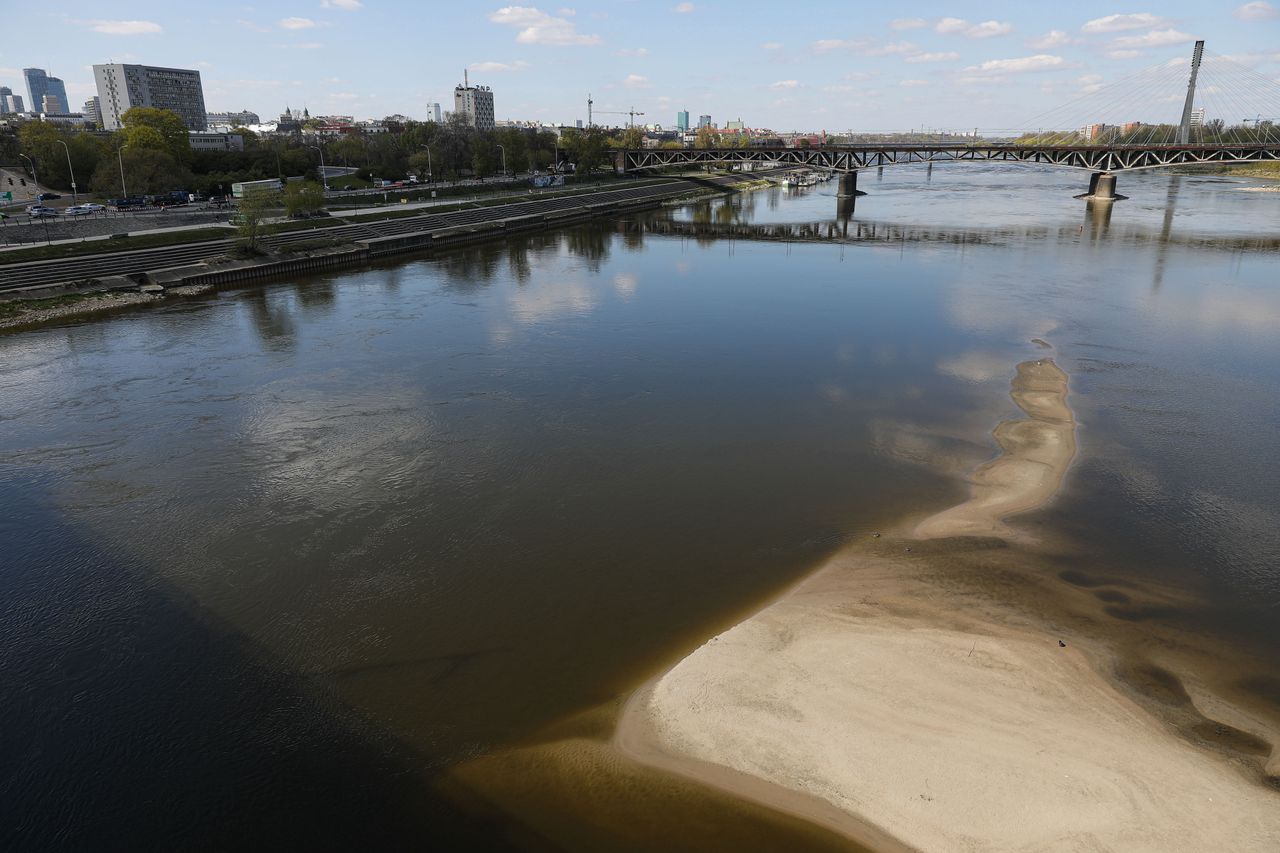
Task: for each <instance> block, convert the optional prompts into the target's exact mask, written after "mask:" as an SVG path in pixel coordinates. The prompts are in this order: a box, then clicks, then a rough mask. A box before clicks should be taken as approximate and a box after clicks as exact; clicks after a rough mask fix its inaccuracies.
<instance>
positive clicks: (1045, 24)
mask: <svg viewBox="0 0 1280 853" xmlns="http://www.w3.org/2000/svg"><path fill="white" fill-rule="evenodd" d="M570 2H572V0H570ZM0 20H3V22H4V30H5V34H6V37H4V38H0V85H7V86H10V87H11V88H12V89H13V90H14V92H15V93H17V94H22V95H23V97H24V98H25V97H26V87H25V84H24V82H23V80H22V77H21V69H22V68H25V67H28V66H35V67H41V68H45V69H46V70H47V71H48V72H49V73H50V74H52V75H55V76H59V77H62V78H63V79H64V80H65V81H66V84H67V93H68V98H69V99H70V100H71V101H72V105H73V107H76V108H78V106H79V104H80V103H82V102H83V101H84V99H86V98H87V97H89V96H90V95H92V94H95V92H94V84H93V72H92V68H91V66H92V65H93V64H94V63H103V62H112V61H115V62H134V63H141V64H144V65H162V66H173V67H180V68H196V69H199V71H200V72H201V76H202V80H203V85H204V93H205V102H206V106H207V108H208V109H209V110H210V111H221V110H238V109H249V110H253V111H255V112H257V113H259V114H260V115H261V116H262V118H263V119H264V120H268V119H270V118H273V117H275V116H277V115H278V114H279V113H281V112H282V111H283V110H284V108H285V107H286V106H291V107H295V108H297V107H302V106H306V107H308V108H309V109H310V110H311V112H312V113H314V114H343V115H354V116H356V117H357V118H381V117H383V116H386V115H391V114H395V113H400V114H404V115H407V116H409V117H410V118H425V117H426V110H427V107H426V105H427V104H428V103H429V102H433V101H435V102H439V103H440V104H441V105H442V107H443V109H445V110H449V109H451V108H452V104H453V87H454V85H456V84H458V83H460V82H461V80H462V75H463V69H464V68H465V69H468V73H469V74H470V79H471V81H472V82H473V83H478V84H482V85H487V86H490V87H491V88H492V89H493V90H494V100H495V113H496V116H497V118H498V119H515V120H537V121H551V122H559V123H565V124H572V122H573V121H574V120H575V119H585V118H586V101H587V96H588V94H590V95H591V96H592V97H593V98H594V99H595V110H596V121H597V122H598V123H602V124H603V123H617V124H625V123H626V121H627V117H626V116H619V115H610V114H608V113H609V111H614V112H620V111H624V110H628V109H632V108H634V109H636V110H638V111H643V112H644V114H645V117H644V118H643V119H639V118H638V119H637V121H643V122H645V123H648V124H659V125H662V126H666V127H671V126H674V124H675V122H676V112H677V111H678V110H682V109H687V110H688V111H689V112H690V114H691V115H692V116H693V119H694V121H696V118H697V116H698V115H700V114H703V113H706V114H709V115H711V116H712V120H713V121H714V122H716V123H717V124H719V125H723V124H724V123H725V122H726V121H729V120H733V119H739V118H740V119H742V120H743V121H744V122H745V123H746V125H747V126H748V127H758V128H766V127H767V128H772V129H774V130H778V131H790V130H805V131H818V130H828V131H831V132H836V131H842V130H848V129H854V130H865V131H892V130H908V129H915V128H922V127H923V128H929V129H949V130H962V129H963V130H972V129H974V128H981V129H983V130H984V131H985V130H996V129H999V130H1008V129H1025V128H1027V127H1029V126H1030V125H1028V124H1027V122H1028V120H1029V119H1031V118H1032V117H1034V116H1036V115H1038V114H1041V113H1043V112H1044V111H1045V110H1046V109H1047V108H1049V107H1053V106H1056V105H1058V104H1062V103H1066V102H1071V101H1072V99H1075V98H1078V97H1082V96H1087V95H1089V94H1090V93H1091V92H1096V91H1097V90H1098V89H1100V88H1101V87H1104V86H1106V85H1107V84H1108V83H1111V82H1114V81H1116V80H1120V79H1122V78H1125V77H1127V76H1128V75H1132V74H1134V73H1135V72H1137V71H1139V70H1140V69H1143V68H1147V67H1150V66H1154V65H1157V64H1161V63H1170V64H1171V66H1172V65H1177V64H1178V63H1179V62H1180V61H1182V62H1184V63H1185V62H1186V61H1187V60H1188V58H1189V56H1190V53H1191V45H1192V42H1193V41H1194V39H1197V38H1203V39H1205V40H1206V41H1207V44H1206V49H1207V50H1208V51H1210V52H1214V53H1217V54H1224V55H1229V56H1231V57H1233V58H1235V59H1237V60H1239V61H1241V62H1243V63H1245V64H1247V65H1249V66H1250V67H1252V68H1255V69H1256V70H1257V71H1258V72H1259V73H1260V74H1262V75H1265V77H1266V78H1267V79H1268V80H1270V81H1280V0H1272V2H1270V3H1269V2H1265V0H1253V2H1247V3H1240V2H1229V3H1215V2H1211V0H1199V2H1187V1H1186V0H1160V2H1159V3H1146V4H1138V5H1128V4H1125V3H1122V2H1118V0H1117V2H1112V0H1107V2H1091V0H1083V2H1072V3H1043V2H1036V3H1028V2H1016V3H1013V2H1010V3H1005V2H986V3H968V4H966V3H958V2H946V3H931V2H917V3H912V4H905V3H901V4H895V3H862V2H849V0H844V2H789V3H780V2H762V0H692V2H674V0H600V1H599V2H572V5H569V6H561V5H538V6H533V5H502V3H501V2H488V3H486V2H477V0H463V2H456V0H455V2H435V0H419V2H410V0H280V2H262V3H255V4H250V5H241V4H236V3H216V4H215V3H175V2H173V0H113V2H110V3H104V2H101V0H94V2H69V1H68V0H64V2H58V3H49V4H38V3H32V2H25V0H0ZM24 33H25V34H28V35H29V36H30V37H15V36H17V35H19V34H24ZM1176 99H1177V96H1176V93H1174V94H1173V95H1170V96H1168V97H1166V98H1164V100H1165V101H1168V102H1169V103H1163V104H1157V103H1154V102H1153V103H1152V104H1150V105H1147V106H1146V107H1145V108H1144V109H1145V111H1147V112H1153V113H1156V114H1154V115H1135V116H1132V118H1135V119H1140V120H1146V121H1162V120H1168V121H1176V120H1177V118H1178V114H1179V113H1180V110H1181V104H1180V103H1173V102H1174V101H1175V100H1176ZM28 108H30V105H28ZM1250 108H1251V109H1252V106H1250ZM1259 109H1262V107H1259ZM1166 112H1167V113H1169V115H1164V113H1166Z"/></svg>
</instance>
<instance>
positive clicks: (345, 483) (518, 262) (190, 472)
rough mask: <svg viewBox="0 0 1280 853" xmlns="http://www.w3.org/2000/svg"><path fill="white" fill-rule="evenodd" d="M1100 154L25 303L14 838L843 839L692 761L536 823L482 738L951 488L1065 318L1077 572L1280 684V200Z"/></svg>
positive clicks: (677, 643)
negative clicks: (483, 768)
mask: <svg viewBox="0 0 1280 853" xmlns="http://www.w3.org/2000/svg"><path fill="white" fill-rule="evenodd" d="M1084 181H1085V179H1084V178H1082V173H1076V172H1067V171H1055V170H1051V169H1044V170H1042V169H1036V168H1031V167H1020V168H999V167H990V166H983V165H976V164H957V165H949V166H940V167H938V168H937V169H933V170H927V169H925V168H924V167H919V168H916V167H904V168H900V169H890V170H886V171H885V172H884V173H883V174H882V175H877V174H876V173H874V172H870V173H867V174H864V175H863V177H862V179H861V182H860V188H861V189H863V190H865V191H867V193H868V195H866V196H864V197H862V198H859V199H858V200H857V202H856V205H854V206H853V207H852V209H849V208H848V207H847V206H846V207H845V208H844V209H843V211H842V215H841V216H839V217H838V216H837V202H836V199H835V197H834V192H835V184H834V182H832V183H829V184H826V185H823V186H820V187H818V188H814V189H811V190H802V191H789V190H784V189H781V188H776V189H769V190H761V191H757V192H753V193H748V194H743V195H740V196H735V197H729V198H725V199H715V200H711V201H704V202H700V203H696V204H691V205H687V206H685V207H680V208H672V209H664V210H661V211H655V212H652V213H646V214H640V215H637V216H635V217H633V218H631V219H628V220H626V221H622V222H611V221H602V222H596V223H592V224H588V225H581V226H574V227H569V228H566V229H564V230H562V231H552V232H547V233H542V234H535V235H531V236H523V237H517V238H511V239H508V240H506V241H505V242H494V243H491V244H487V245H482V246H477V247H474V248H470V249H464V250H458V251H454V252H450V253H447V254H442V255H439V256H435V257H428V256H423V257H413V258H409V259H400V260H397V261H395V262H390V263H385V264H380V265H377V266H374V267H371V268H367V269H361V270H355V271H342V272H336V273H332V274H328V275H323V276H315V277H310V278H304V279H298V280H296V281H285V282H279V283H275V284H270V285H266V286H263V287H255V288H245V289H241V290H229V291H223V292H220V293H215V294H210V295H208V296H207V297H202V298H197V299H191V300H186V301H176V302H165V303H161V304H159V305H158V306H156V307H154V308H150V309H146V310H137V311H131V312H127V313H121V314H117V315H113V316H110V317H101V318H92V319H85V320H83V321H73V322H65V323H62V324H59V325H54V326H48V327H44V328H39V329H34V330H29V331H24V332H19V333H13V334H8V335H4V336H0V542H3V543H4V547H3V557H2V558H0V562H2V563H3V570H2V571H0V671H2V672H3V687H2V688H0V689H2V690H3V695H2V696H0V707H2V708H3V709H4V711H3V714H2V716H0V757H2V759H3V760H2V761H0V766H2V767H3V768H4V769H3V770H2V771H0V774H2V775H0V778H2V779H3V780H4V781H3V784H2V786H0V794H2V796H0V813H4V814H3V817H4V820H3V824H0V825H3V826H4V827H5V829H3V830H0V838H2V839H4V844H3V846H5V847H6V848H10V849H40V848H55V847H61V848H64V849H83V848H86V847H94V848H97V849H103V848H104V847H108V848H114V847H119V848H120V849H143V848H155V847H161V846H163V847H171V846H191V847H194V848H196V849H203V848H210V849H212V848H218V849H226V848H228V847H245V846H254V847H264V846H269V845H270V846H283V847H295V848H303V847H305V848H308V849H321V848H326V849H339V848H345V849H350V848H351V847H354V846H358V845H359V846H368V842H370V841H373V842H375V844H374V846H383V847H387V848H391V847H398V846H401V845H404V844H410V843H414V844H416V843H421V842H423V841H424V840H445V841H449V842H451V843H452V844H454V845H455V846H464V845H474V846H480V845H498V846H500V845H505V844H515V845H516V846H520V847H526V848H540V846H541V845H544V844H553V843H554V844H568V845H569V846H575V845H577V846H580V847H582V848H583V849H588V848H590V847H591V846H596V845H600V844H610V845H611V846H613V847H614V848H615V849H622V848H625V847H627V846H629V844H628V839H630V840H631V842H634V840H635V839H636V838H638V837H642V836H640V835H637V834H636V833H637V831H638V830H637V829H636V828H637V827H638V826H639V825H640V824H642V823H645V824H653V823H655V822H656V823H657V824H659V825H661V824H663V823H664V820H665V822H667V823H669V824H670V826H668V827H667V828H666V830H658V831H659V833H661V832H662V831H665V832H668V833H670V834H671V835H672V836H673V837H675V836H678V837H679V842H680V843H681V844H684V845H689V846H690V847H692V848H695V849H696V848H697V847H698V846H700V844H699V840H701V841H702V842H703V843H705V842H706V840H707V839H708V838H718V839H722V840H723V839H724V838H726V837H727V836H725V835H723V834H722V833H725V832H730V831H735V830H733V829H732V827H733V826H737V827H738V828H739V829H741V828H742V827H748V828H750V830H751V832H752V833H753V834H754V837H755V838H756V839H757V842H758V843H759V844H760V845H761V847H762V848H763V849H768V848H769V847H770V846H776V845H777V844H780V843H782V842H783V841H785V840H788V839H790V840H792V841H794V840H795V839H796V838H802V839H804V840H806V841H807V842H809V843H811V845H812V846H814V847H815V848H816V847H821V846H824V845H834V844H835V843H836V842H834V841H833V839H831V838H827V837H821V834H820V833H816V834H815V833H814V832H812V831H811V830H809V829H808V828H806V827H803V826H798V825H795V824H794V823H791V822H788V821H787V820H785V819H783V818H781V817H780V816H777V815H769V814H766V813H763V812H762V810H759V809H752V810H744V809H743V808H742V807H740V806H739V805H737V804H734V803H732V802H727V801H723V800H717V799H715V798H714V797H713V796H712V795H711V794H710V793H703V794H700V793H698V792H691V791H684V792H683V793H682V794H681V795H680V797H679V799H681V800H682V801H683V802H685V803H686V804H687V803H688V802H693V803H695V804H696V805H697V807H698V814H699V816H700V817H699V819H698V822H697V824H696V826H693V827H692V828H690V825H689V824H688V823H685V822H684V821H685V819H686V818H687V817H688V816H687V815H683V814H682V813H681V812H680V811H679V808H680V806H679V805H673V804H672V803H670V802H665V801H663V800H662V798H661V797H658V796H656V795H655V796H653V797H651V798H648V799H646V798H645V797H640V804H639V805H638V806H635V807H634V808H631V809H630V810H629V811H626V812H625V814H623V812H622V811H617V812H609V813H608V815H609V816H606V817H605V818H602V819H601V820H600V822H599V824H598V825H595V826H593V827H592V828H591V831H590V832H585V831H579V829H580V827H579V826H578V824H579V822H580V821H581V820H582V818H581V815H580V814H577V813H576V812H575V811H574V807H573V806H572V805H571V804H563V805H564V811H563V813H562V814H561V816H560V817H558V818H557V817H555V816H554V814H553V816H552V817H551V818H549V819H548V820H550V821H551V822H552V823H556V822H558V823H559V824H560V825H561V827H562V828H565V829H564V832H563V833H558V832H555V831H549V830H546V829H545V828H542V829H532V828H530V827H529V826H528V825H527V823H526V822H523V821H520V820H517V819H515V818H512V817H511V816H510V812H509V810H508V809H507V808H499V807H498V806H496V805H494V799H493V798H492V797H491V796H490V795H489V792H487V791H486V790H484V784H483V782H479V783H477V782H475V781H474V779H475V777H474V776H469V775H467V774H465V773H464V774H461V778H464V779H467V780H468V781H467V784H463V783H461V782H460V781H459V778H460V777H459V774H457V773H455V772H454V771H455V770H456V769H457V768H459V767H464V766H467V765H468V764H469V763H472V762H475V761H476V760H478V759H482V757H484V756H487V755H490V754H493V753H494V752H495V751H502V750H509V749H511V748H513V747H519V746H521V745H526V744H529V743H533V742H537V741H538V740H539V739H540V738H542V737H543V736H544V734H545V732H547V731H548V730H549V729H553V728H554V727H555V726H557V725H561V724H563V722H564V721H565V720H569V719H575V717H576V716H581V715H582V714H584V713H589V712H593V711H599V709H606V710H605V711H601V712H600V713H603V714H604V716H606V717H607V714H608V712H607V709H608V708H610V707H615V706H616V704H617V703H618V702H619V701H620V700H621V699H622V698H625V696H626V694H627V693H628V692H629V691H630V690H631V689H633V688H634V687H635V686H636V685H637V684H638V683H640V682H642V681H643V680H644V679H646V678H647V677H649V676H651V675H653V674H654V673H655V672H656V671H658V670H660V669H661V668H662V667H664V666H665V665H668V664H670V663H671V662H672V661H673V660H676V659H678V658H679V657H680V656H681V655H682V654H684V653H686V652H688V651H689V650H690V649H692V648H694V647H695V646H697V645H698V644H699V643H701V642H702V641H703V640H705V639H706V638H707V637H708V636H710V635H712V634H714V633H716V632H717V631H719V630H722V629H723V628H725V627H727V626H728V625H731V624H733V623H734V622H735V621H736V620H737V619H738V618H740V617H742V616H743V615H744V614H746V613H749V612H751V611H752V610H754V609H756V608H758V607H759V606H760V605H761V604H762V603H763V602H765V601H767V600H769V599H770V598H771V597H773V596H775V595H777V594H778V593H779V592H780V591H782V590H784V589H785V588H787V587H788V586H789V585H790V584H792V583H794V582H795V581H797V580H798V579H799V578H801V577H803V576H804V573H805V572H806V571H807V570H810V569H811V568H812V567H814V566H815V565H818V564H819V563H821V561H822V560H823V559H824V558H825V557H826V556H828V555H830V554H831V553H832V552H834V551H835V550H836V549H838V548H839V547H840V546H841V545H842V544H843V543H845V542H847V541H848V540H849V539H850V538H851V537H856V536H860V535H863V534H866V533H868V532H870V531H874V530H877V529H878V528H880V527H883V526H888V525H892V524H894V523H896V522H898V521H900V520H901V519H902V518H903V517H905V516H908V515H910V514H912V513H924V512H928V511H930V510H936V509H939V508H942V507H946V506H948V505H951V504H954V503H955V502H956V501H957V499H958V498H959V497H961V496H962V495H963V493H964V482H963V476H964V472H966V471H968V470H971V469H972V467H973V466H974V465H976V464H978V463H980V462H982V461H983V460H984V459H987V458H990V457H991V456H992V455H993V452H994V447H995V445H994V442H993V440H992V438H991V435H990V431H991V428H992V426H993V425H994V424H996V423H997V422H999V421H1000V420H1001V419H1003V418H1006V417H1010V416H1012V415H1013V414H1015V413H1016V412H1015V410H1014V409H1013V405H1012V403H1011V401H1010V400H1009V397H1008V386H1009V379H1010V377H1011V376H1012V375H1013V370H1014V366H1015V365H1016V364H1017V363H1018V362H1019V361H1022V360H1024V359H1026V358H1030V357H1035V356H1036V355H1037V354H1038V353H1043V352H1045V350H1044V346H1045V345H1048V346H1051V347H1052V355H1053V357H1054V358H1055V359H1056V360H1057V362H1058V363H1059V364H1060V365H1061V366H1062V367H1063V369H1064V370H1065V371H1066V372H1067V374H1068V375H1069V376H1070V383H1071V393H1072V395H1073V396H1072V402H1073V406H1074V407H1075V410H1076V412H1077V417H1078V419H1079V422H1080V424H1081V427H1080V432H1079V444H1080V451H1079V456H1078V459H1077V461H1076V463H1075V464H1074V466H1073V468H1072V469H1071V471H1070V472H1069V475H1068V477H1067V481H1066V486H1065V488H1064V490H1063V492H1062V493H1061V495H1060V496H1059V498H1058V499H1057V500H1056V501H1055V502H1054V503H1053V504H1052V505H1051V506H1050V507H1048V508H1047V509H1045V510H1043V511H1040V512H1037V513H1035V514H1033V515H1032V516H1029V517H1028V519H1027V523H1028V524H1030V525H1032V526H1033V528H1034V529H1037V530H1039V531H1042V532H1043V533H1044V535H1046V536H1053V537H1056V538H1057V539H1058V540H1060V541H1063V542H1070V543H1072V546H1073V548H1074V549H1076V550H1074V551H1073V553H1074V554H1075V556H1074V557H1073V558H1072V559H1071V560H1068V561H1065V562H1064V564H1063V565H1061V566H1059V567H1058V569H1059V570H1060V574H1061V578H1062V582H1063V583H1064V584H1066V585H1068V586H1070V585H1074V586H1075V587H1083V588H1087V587H1088V585H1089V584H1090V583H1091V582H1092V581H1091V580H1090V579H1091V578H1094V577H1097V576H1102V575H1105V576H1108V577H1113V578H1114V577H1122V578H1126V579H1132V582H1133V583H1134V584H1158V585H1159V586H1160V587H1161V588H1164V589H1167V590H1170V591H1172V592H1171V594H1170V596H1169V597H1168V598H1167V602H1169V603H1165V604H1163V605H1161V606H1154V605H1150V606H1147V605H1143V606H1139V605H1138V604H1134V603H1133V602H1131V601H1129V599H1128V598H1127V597H1125V596H1121V597H1120V598H1115V597H1114V596H1113V598H1112V599H1110V600H1106V601H1100V602H1099V605H1098V606H1099V610H1098V613H1097V619H1098V620H1099V625H1100V628H1099V630H1100V631H1101V630H1110V628H1109V627H1107V626H1108V625H1109V624H1110V623H1111V622H1114V623H1116V624H1117V625H1119V626H1120V627H1121V628H1123V629H1124V630H1134V628H1133V626H1135V625H1137V626H1141V625H1142V624H1143V623H1145V622H1150V623H1152V624H1155V623H1159V624H1160V625H1161V626H1165V627H1172V628H1174V629H1177V630H1185V631H1187V632H1188V635H1189V636H1192V635H1193V636H1195V637H1196V638H1199V639H1197V640H1196V642H1202V645H1203V646H1204V647H1206V648H1208V647H1213V648H1225V649H1228V650H1230V653H1229V657H1230V659H1231V660H1232V661H1234V663H1233V664H1232V665H1230V666H1227V667H1226V669H1225V670H1224V671H1226V672H1227V675H1224V676H1223V680H1222V685H1221V686H1222V689H1223V690H1224V691H1227V692H1231V691H1235V692H1236V693H1238V694H1239V696H1241V697H1243V698H1242V701H1247V702H1254V703H1255V705H1256V707H1257V708H1258V713H1262V714H1270V715H1272V716H1273V717H1280V640H1277V637H1276V634H1275V631H1274V625H1275V620H1276V617H1277V613H1278V608H1280V505H1278V504H1277V500H1276V488H1277V487H1276V484H1277V483H1280V433H1278V432H1277V431H1276V429H1275V424H1277V423H1280V335H1277V333H1276V330H1277V329H1280V289H1277V286H1276V282H1280V250H1278V249H1280V194H1277V193H1275V192H1265V191H1254V190H1256V189H1261V188H1263V187H1265V182H1261V181H1257V180H1251V179H1242V178H1228V177H1221V176H1207V175H1196V176H1189V175H1184V176H1179V175H1168V174H1162V173H1153V174H1137V175H1128V174H1125V175H1122V176H1121V180H1120V186H1119V187H1118V189H1119V192H1121V193H1124V194H1126V195H1128V196H1129V198H1128V199H1127V200H1124V201H1120V202H1117V203H1115V204H1114V205H1113V206H1112V207H1111V208H1110V209H1108V208H1107V207H1101V208H1098V207H1089V206H1087V205H1086V203H1085V202H1083V201H1078V200H1075V199H1073V198H1072V195H1073V194H1075V193H1079V192H1083V189H1084V187H1083V184H1084ZM1033 341H1039V342H1041V343H1035V342H1033ZM1174 593H1176V594H1174ZM1188 601H1192V602H1194V603H1193V604H1187V603H1186V602H1188ZM584 772H586V771H584ZM592 772H597V770H592ZM642 787H643V785H642ZM700 797H702V798H703V799H699V798H700ZM547 808H549V809H550V810H551V811H552V812H553V813H554V812H555V810H556V808H557V806H556V804H555V803H554V802H553V803H552V804H551V805H550V806H548V807H547ZM673 809H674V811H673ZM371 828H372V829H371ZM646 831H649V830H646ZM15 833H16V834H15ZM645 837H647V836H645ZM104 839H107V840H106V841H104ZM193 839H194V840H193ZM668 840H670V839H668ZM376 842H380V845H379V844H378V843H376ZM677 846H678V845H677Z"/></svg>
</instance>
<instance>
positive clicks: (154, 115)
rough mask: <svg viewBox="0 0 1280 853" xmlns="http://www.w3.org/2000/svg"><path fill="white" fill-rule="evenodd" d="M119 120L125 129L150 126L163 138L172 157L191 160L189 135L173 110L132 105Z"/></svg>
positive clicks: (181, 161)
mask: <svg viewBox="0 0 1280 853" xmlns="http://www.w3.org/2000/svg"><path fill="white" fill-rule="evenodd" d="M120 122H121V123H122V124H123V125H124V127H125V130H126V131H127V130H131V129H133V128H138V127H149V128H152V129H153V130H155V131H156V132H157V133H159V134H160V136H162V137H163V138H164V141H165V146H166V147H167V148H168V150H169V153H170V154H171V155H173V159H175V160H177V161H178V162H179V163H186V162H189V161H190V160H191V137H190V136H188V135H187V125H186V124H185V123H184V122H183V121H182V117H181V116H179V115H178V114H177V113H175V112H174V111H173V110H162V109H157V108H156V107H132V108H130V109H128V110H125V112H124V113H123V114H122V115H121V116H120Z"/></svg>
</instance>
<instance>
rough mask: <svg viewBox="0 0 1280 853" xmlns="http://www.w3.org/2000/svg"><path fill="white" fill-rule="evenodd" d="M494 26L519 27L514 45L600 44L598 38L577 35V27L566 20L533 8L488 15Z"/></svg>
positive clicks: (513, 7) (511, 9)
mask: <svg viewBox="0 0 1280 853" xmlns="http://www.w3.org/2000/svg"><path fill="white" fill-rule="evenodd" d="M489 20H490V21H492V22H493V23H495V24H503V25H505V26H509V27H518V28H519V30H520V32H519V33H518V34H517V35H516V41H517V42H519V43H520V44H546V45H557V46H562V45H574V44H599V43H600V36H598V35H587V34H585V33H579V32H578V29H577V26H576V25H575V24H574V23H573V22H572V21H570V20H568V19H566V18H556V17H553V16H551V15H548V14H547V13H546V12H543V11H542V10H541V9H537V8H535V7H533V6H503V7H502V8H501V9H499V10H498V11H496V12H492V13H490V15H489Z"/></svg>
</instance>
